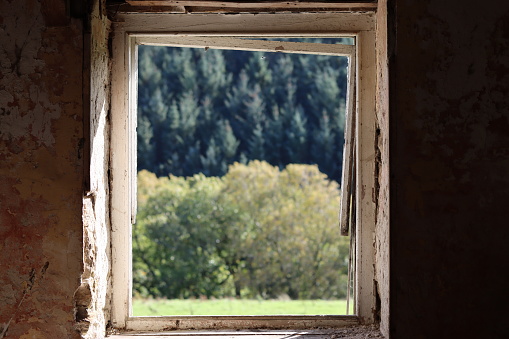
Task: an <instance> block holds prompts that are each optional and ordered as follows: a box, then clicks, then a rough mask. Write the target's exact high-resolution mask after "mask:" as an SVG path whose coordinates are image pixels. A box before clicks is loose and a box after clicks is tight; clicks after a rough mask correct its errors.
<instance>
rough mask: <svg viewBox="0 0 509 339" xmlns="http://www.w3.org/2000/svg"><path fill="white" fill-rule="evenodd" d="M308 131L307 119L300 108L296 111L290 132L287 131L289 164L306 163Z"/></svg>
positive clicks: (289, 128)
mask: <svg viewBox="0 0 509 339" xmlns="http://www.w3.org/2000/svg"><path fill="white" fill-rule="evenodd" d="M306 142H307V131H306V118H305V117H304V115H303V113H302V108H301V107H300V106H299V107H297V109H296V110H295V112H294V114H293V116H292V118H291V121H290V126H289V127H288V130H287V131H286V144H285V147H286V153H287V157H288V163H293V164H302V163H305V162H306V160H307V159H306V156H307V147H306Z"/></svg>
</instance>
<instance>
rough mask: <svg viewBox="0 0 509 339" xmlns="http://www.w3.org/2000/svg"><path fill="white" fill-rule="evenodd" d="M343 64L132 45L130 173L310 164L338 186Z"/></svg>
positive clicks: (281, 55) (186, 173)
mask: <svg viewBox="0 0 509 339" xmlns="http://www.w3.org/2000/svg"><path fill="white" fill-rule="evenodd" d="M325 40H327V39H314V41H315V42H326V41H325ZM329 40H331V41H329V42H332V43H338V42H342V41H343V39H329ZM346 65H347V61H346V58H343V57H334V56H323V55H301V54H284V53H263V52H246V51H230V50H213V49H208V50H205V49H198V48H177V47H155V46H139V78H138V82H139V83H138V168H139V169H146V170H149V171H151V172H153V173H155V174H156V175H157V176H166V175H168V174H173V175H177V176H192V175H194V174H197V173H204V174H205V175H207V176H222V175H224V174H225V173H226V172H227V169H228V165H230V164H232V163H233V162H243V163H246V162H247V161H248V159H249V160H253V159H258V160H265V161H267V162H269V163H271V164H272V165H275V166H278V167H279V168H283V167H285V166H286V165H287V164H289V163H305V164H318V166H319V168H320V170H321V171H322V172H323V173H325V174H327V176H328V177H329V178H332V179H334V180H338V179H339V178H340V175H341V158H342V147H343V128H344V127H343V125H344V114H345V112H344V108H345V105H344V103H345V100H346V99H345V98H346Z"/></svg>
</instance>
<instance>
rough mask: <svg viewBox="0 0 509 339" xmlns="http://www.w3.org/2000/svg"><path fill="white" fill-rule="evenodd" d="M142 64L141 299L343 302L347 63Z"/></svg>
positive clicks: (229, 58)
mask: <svg viewBox="0 0 509 339" xmlns="http://www.w3.org/2000/svg"><path fill="white" fill-rule="evenodd" d="M307 40H311V41H312V42H320V43H351V41H349V40H348V39H339V38H337V39H326V38H323V39H318V38H314V39H307ZM307 42H310V41H307ZM138 60H139V61H138V62H139V74H138V117H137V136H138V138H137V142H138V163H137V166H138V171H139V172H138V216H137V223H136V224H135V225H133V287H134V292H133V293H134V295H135V296H142V297H149V296H150V297H164V298H168V299H176V298H184V299H185V298H197V297H202V296H205V297H207V298H211V297H217V298H220V297H237V298H251V299H253V298H262V299H274V298H278V297H280V296H281V295H285V296H288V297H290V298H291V299H338V298H344V297H345V294H346V276H347V266H348V238H344V237H340V236H339V231H338V225H337V223H338V222H337V220H338V213H339V189H340V188H339V184H338V182H339V181H340V177H341V164H342V148H343V143H344V136H343V130H344V120H345V101H346V99H345V98H346V83H347V81H346V74H347V59H346V58H343V57H335V56H321V55H302V54H284V53H268V52H247V51H230V50H214V49H203V48H177V47H155V46H139V56H138Z"/></svg>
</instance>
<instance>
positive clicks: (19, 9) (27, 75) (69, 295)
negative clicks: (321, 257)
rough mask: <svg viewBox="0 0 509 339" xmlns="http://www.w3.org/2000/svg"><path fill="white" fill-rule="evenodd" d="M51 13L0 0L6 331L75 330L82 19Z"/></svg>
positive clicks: (30, 334)
mask: <svg viewBox="0 0 509 339" xmlns="http://www.w3.org/2000/svg"><path fill="white" fill-rule="evenodd" d="M54 14H55V13H53V17H54ZM49 19H50V18H49V17H48V14H47V13H43V11H42V9H41V5H40V3H39V1H35V0H20V1H15V2H13V1H1V2H0V251H1V256H0V272H1V273H0V336H1V335H2V334H3V335H5V337H6V338H23V339H28V338H76V337H78V333H77V332H76V331H74V330H73V325H74V324H73V323H74V302H73V294H74V291H75V290H76V288H77V287H78V286H79V284H80V274H81V270H82V268H81V267H82V221H81V212H80V211H81V204H82V203H81V195H82V181H83V149H82V144H83V142H82V137H83V121H82V119H83V114H82V112H83V108H82V43H83V41H82V28H81V22H79V21H76V20H74V19H70V18H66V20H63V22H60V23H58V24H59V25H56V22H55V21H53V20H49ZM49 23H51V24H49ZM6 327H7V329H6Z"/></svg>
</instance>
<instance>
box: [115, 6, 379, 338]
mask: <svg viewBox="0 0 509 339" xmlns="http://www.w3.org/2000/svg"><path fill="white" fill-rule="evenodd" d="M113 29H114V31H113V42H112V43H113V56H112V58H113V60H112V87H111V88H112V106H111V127H112V132H111V159H110V160H111V169H110V170H111V244H112V255H111V260H112V262H111V278H112V310H111V320H112V324H113V326H114V327H116V328H121V329H126V330H135V331H163V330H170V329H180V330H183V329H255V328H267V329H292V328H295V329H297V328H316V327H341V326H349V325H355V324H365V323H372V322H373V321H374V309H375V295H374V294H375V288H374V256H375V253H374V247H373V244H374V229H375V197H374V194H375V177H374V169H375V91H376V64H375V15H374V12H365V13H314V14H312V13H299V14H288V13H286V14H257V15H254V14H235V15H222V14H192V15H189V14H171V15H168V14H119V16H118V22H117V23H114V25H113ZM239 36H242V37H249V36H250V37H254V36H274V37H282V36H286V37H291V36H299V37H301V36H320V37H325V36H331V37H340V36H343V37H344V36H353V37H355V38H356V45H355V47H354V50H353V51H351V52H347V49H348V48H349V47H344V46H341V45H340V47H336V50H335V51H331V50H330V49H331V48H334V47H331V46H338V45H322V44H320V46H321V47H319V48H323V50H322V51H324V53H326V54H329V53H333V54H336V55H338V54H339V55H341V54H342V53H343V52H344V53H343V54H348V55H350V56H351V57H353V59H352V60H354V61H355V93H354V95H353V97H354V105H353V106H354V107H355V173H354V175H355V178H356V187H355V188H354V189H355V190H356V202H355V205H356V216H355V218H356V225H357V226H356V238H357V242H356V249H355V254H356V255H355V258H356V272H355V274H356V279H355V282H356V286H355V291H356V295H355V309H356V315H350V316H348V315H346V316H340V315H330V316H162V317H133V316H132V311H131V295H132V247H131V236H132V234H131V225H132V222H134V218H135V211H136V109H137V107H136V106H137V103H136V101H137V44H140V43H146V44H165V45H168V44H173V45H175V44H177V45H178V44H180V45H182V46H184V45H186V44H187V45H188V46H196V45H199V46H206V45H207V44H212V43H215V44H216V47H224V48H228V49H233V48H232V44H231V41H229V40H228V37H239ZM207 37H209V39H208V40H207ZM220 37H224V38H220ZM210 38H213V39H210ZM233 40H234V42H235V43H238V42H239V39H233ZM170 41H171V42H170ZM247 43H248V44H249V43H251V42H247ZM272 43H273V42H270V41H259V44H258V43H256V44H255V46H253V48H254V49H256V50H260V49H263V50H270V49H272V50H274V48H275V47H279V46H281V43H279V42H278V43H277V46H272ZM285 44H290V45H291V44H292V43H285ZM294 44H296V46H297V45H299V46H298V47H299V49H305V48H307V47H306V45H311V44H308V43H294ZM219 45H224V46H219ZM313 45H315V46H316V45H317V44H313ZM288 46H289V45H288ZM237 47H239V48H241V49H246V48H249V46H237ZM338 48H339V49H342V50H338ZM285 49H286V45H285ZM341 51H343V52H341ZM313 54H319V51H318V52H317V51H316V50H313ZM339 231H340V230H339V228H338V232H339Z"/></svg>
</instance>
